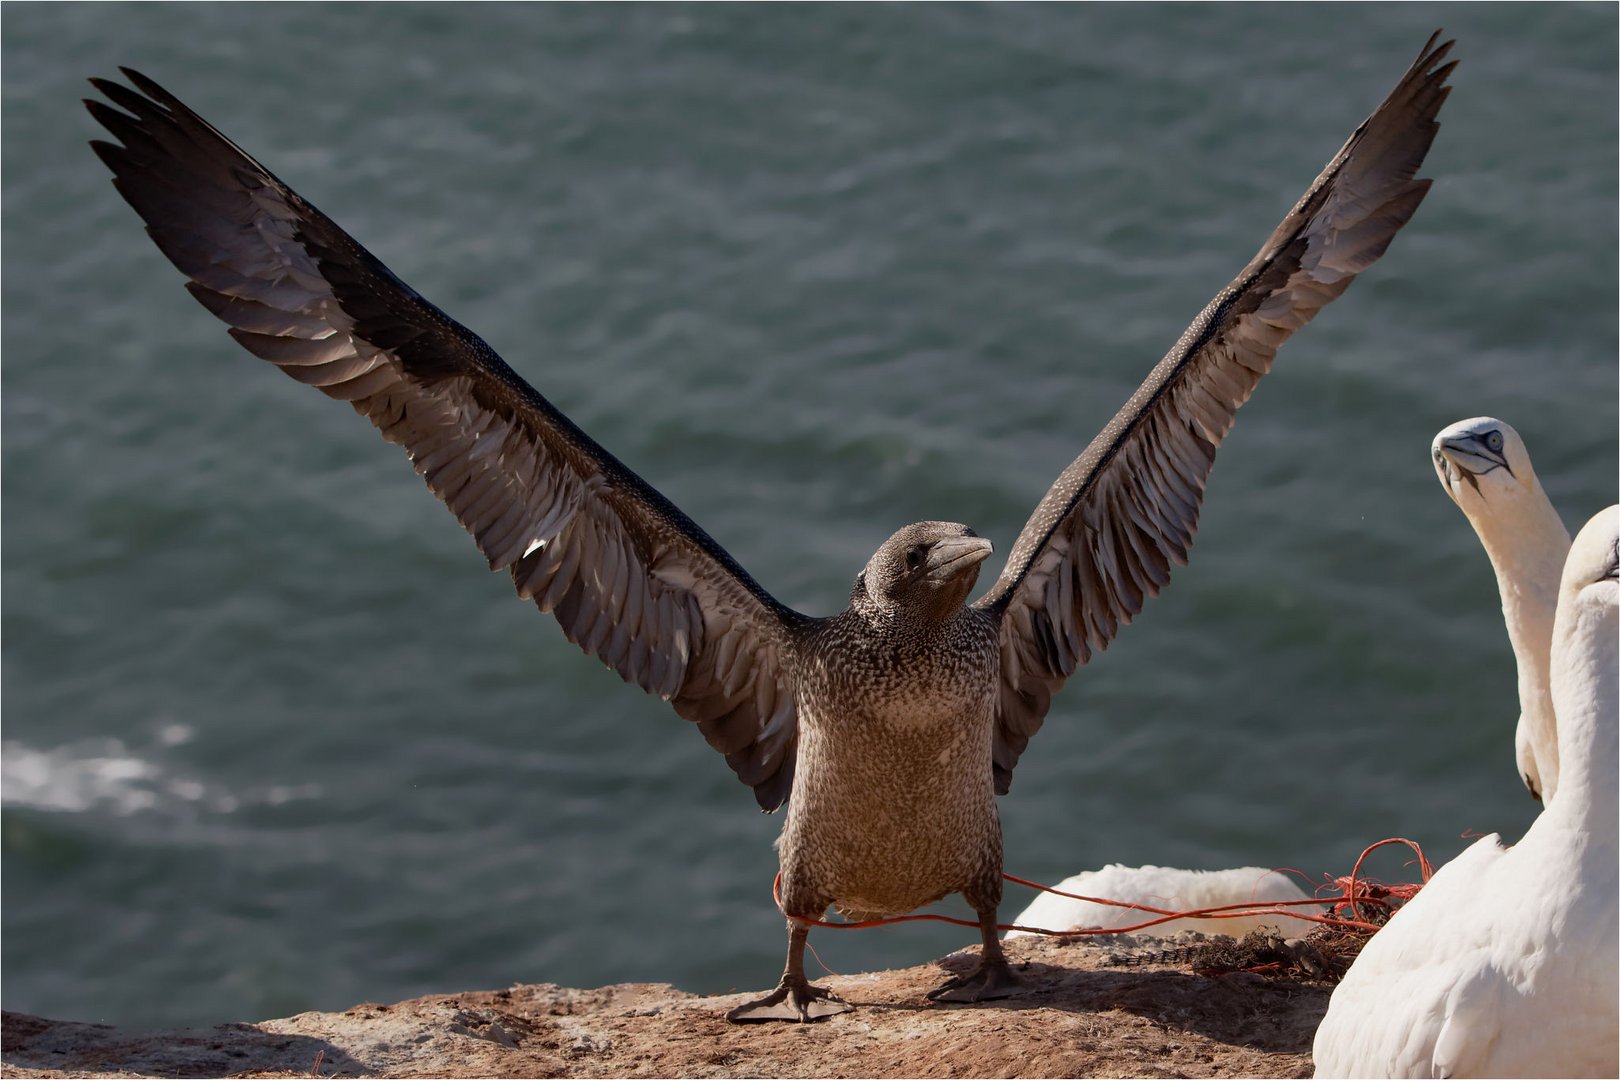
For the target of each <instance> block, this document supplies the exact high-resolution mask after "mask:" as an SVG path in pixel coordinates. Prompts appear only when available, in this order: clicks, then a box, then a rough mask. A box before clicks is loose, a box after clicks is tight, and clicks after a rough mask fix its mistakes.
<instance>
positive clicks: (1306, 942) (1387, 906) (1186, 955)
mask: <svg viewBox="0 0 1620 1080" xmlns="http://www.w3.org/2000/svg"><path fill="white" fill-rule="evenodd" d="M1420 854H1421V853H1420ZM1358 865H1359V864H1358ZM1427 869H1428V868H1427V865H1425V871H1426V872H1427ZM1333 886H1334V887H1336V888H1337V889H1338V890H1339V893H1340V895H1339V896H1338V897H1324V898H1323V902H1324V903H1325V904H1327V905H1328V906H1327V910H1326V911H1325V912H1324V913H1323V916H1322V917H1319V918H1318V919H1317V920H1316V921H1317V922H1318V924H1319V925H1318V926H1317V927H1316V929H1314V930H1312V931H1311V932H1310V933H1309V934H1308V935H1306V936H1305V937H1304V938H1284V937H1283V936H1282V935H1281V934H1279V933H1276V932H1275V931H1270V930H1256V931H1254V932H1253V933H1251V934H1249V935H1248V936H1246V937H1244V938H1243V939H1242V940H1241V941H1234V940H1232V939H1231V938H1227V937H1214V938H1205V937H1204V936H1203V935H1201V934H1183V935H1180V936H1179V937H1178V938H1177V942H1178V944H1176V945H1174V946H1173V947H1171V948H1168V949H1151V950H1144V951H1140V952H1134V953H1123V954H1115V955H1113V956H1110V957H1109V958H1108V963H1109V964H1110V965H1111V966H1114V967H1134V966H1141V965H1147V964H1164V965H1169V966H1172V967H1185V968H1188V969H1190V970H1191V971H1192V972H1193V974H1195V975H1206V976H1213V975H1227V974H1231V973H1232V972H1236V971H1247V972H1251V973H1253V974H1256V975H1264V976H1267V977H1268V978H1277V979H1294V980H1298V981H1303V982H1326V983H1337V982H1338V981H1339V980H1340V979H1342V978H1344V973H1345V972H1346V971H1348V970H1349V968H1350V964H1351V963H1352V962H1353V961H1354V960H1355V958H1356V957H1357V956H1358V955H1360V953H1361V950H1362V948H1363V947H1365V946H1366V944H1367V942H1368V941H1370V940H1372V936H1373V935H1374V934H1375V933H1377V932H1378V930H1379V928H1380V927H1382V926H1383V925H1384V924H1385V923H1387V922H1389V919H1390V916H1391V915H1393V914H1394V913H1395V911H1396V910H1397V909H1398V908H1400V906H1401V905H1402V904H1404V903H1406V902H1407V901H1408V900H1410V899H1412V897H1414V896H1416V895H1417V893H1418V890H1419V889H1421V888H1422V887H1423V886H1422V885H1414V884H1396V885H1387V884H1384V883H1383V882H1378V881H1368V880H1366V879H1364V878H1359V877H1356V876H1354V875H1352V876H1350V877H1341V878H1336V879H1335V880H1334V882H1333Z"/></svg>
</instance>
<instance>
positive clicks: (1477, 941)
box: [1314, 507, 1620, 1077]
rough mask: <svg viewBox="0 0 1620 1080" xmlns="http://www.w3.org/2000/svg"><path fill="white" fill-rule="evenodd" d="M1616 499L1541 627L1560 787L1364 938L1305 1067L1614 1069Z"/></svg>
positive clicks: (1391, 1071) (1619, 1033)
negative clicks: (1549, 635)
mask: <svg viewBox="0 0 1620 1080" xmlns="http://www.w3.org/2000/svg"><path fill="white" fill-rule="evenodd" d="M1617 562H1620V507H1610V508H1609V509H1607V510H1604V511H1603V512H1602V513H1600V514H1598V515H1597V516H1596V517H1594V518H1593V519H1592V520H1591V521H1590V522H1589V523H1588V524H1587V526H1586V527H1585V528H1584V529H1582V530H1581V533H1580V535H1579V536H1578V537H1577V538H1576V540H1575V544H1574V546H1573V547H1572V548H1571V550H1570V555H1569V560H1568V563H1567V565H1566V567H1565V571H1564V575H1563V580H1562V585H1561V587H1560V590H1559V598H1558V609H1557V618H1556V620H1555V624H1554V630H1553V642H1552V668H1551V675H1552V677H1551V687H1552V694H1553V700H1554V705H1555V707H1556V708H1557V710H1558V741H1559V751H1560V761H1561V777H1560V787H1559V792H1558V798H1557V800H1556V801H1555V802H1553V803H1552V804H1551V805H1549V806H1548V807H1547V808H1546V810H1544V811H1543V812H1542V814H1541V815H1540V816H1539V817H1538V818H1537V819H1536V820H1535V823H1534V824H1532V825H1531V826H1530V830H1529V831H1528V832H1527V833H1525V835H1524V839H1523V840H1521V841H1519V843H1518V844H1517V845H1515V846H1514V847H1512V848H1507V849H1504V848H1503V847H1502V845H1501V843H1500V842H1499V840H1498V838H1497V837H1496V836H1494V835H1492V836H1487V837H1485V838H1484V839H1483V840H1480V841H1479V842H1478V843H1476V844H1474V845H1473V846H1472V847H1470V848H1468V850H1466V851H1464V852H1463V853H1462V854H1461V855H1459V856H1458V857H1457V858H1456V859H1454V860H1453V861H1452V862H1450V863H1448V864H1447V865H1446V866H1444V867H1442V868H1441V869H1440V871H1439V872H1438V873H1436V874H1435V875H1434V877H1433V878H1432V879H1431V880H1430V881H1429V883H1428V884H1427V885H1426V886H1424V888H1423V891H1422V892H1420V893H1418V895H1417V896H1416V897H1415V898H1414V899H1413V900H1412V901H1411V902H1410V903H1408V904H1407V905H1406V906H1405V907H1403V908H1402V909H1401V910H1400V911H1398V912H1396V913H1395V916H1394V917H1393V918H1392V919H1390V921H1389V923H1388V925H1386V926H1385V927H1384V928H1383V929H1382V930H1380V931H1379V932H1378V933H1377V934H1376V935H1374V936H1373V939H1372V940H1371V941H1370V942H1368V943H1367V946H1366V948H1365V949H1363V950H1362V953H1361V955H1360V956H1359V957H1357V958H1356V962H1355V963H1354V964H1352V965H1351V967H1350V970H1349V972H1348V973H1346V975H1345V978H1344V981H1343V982H1342V983H1340V984H1339V987H1338V989H1336V990H1335V991H1334V992H1333V999H1332V1001H1330V1002H1329V1004H1328V1011H1327V1016H1326V1017H1325V1018H1324V1019H1323V1020H1322V1026H1321V1027H1320V1028H1318V1029H1317V1032H1316V1045H1315V1048H1314V1055H1315V1059H1316V1075H1317V1076H1458V1077H1460V1076H1615V1075H1617V1073H1620V1019H1617V1014H1620V986H1617V983H1620V971H1617V950H1620V933H1617V922H1620V902H1617V893H1620V874H1617V870H1616V863H1617V855H1620V852H1617V847H1616V839H1615V819H1616V814H1617V813H1620V806H1617V801H1616V787H1617V778H1616V758H1617V754H1620V737H1617V732H1616V728H1617V715H1616V714H1617V713H1620V691H1617V687H1616V679H1617V672H1616V666H1617V665H1616V650H1617V648H1620V642H1617V636H1620V581H1617V580H1616V576H1617Z"/></svg>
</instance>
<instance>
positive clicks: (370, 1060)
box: [0, 938, 1329, 1077]
mask: <svg viewBox="0 0 1620 1080" xmlns="http://www.w3.org/2000/svg"><path fill="white" fill-rule="evenodd" d="M1160 946H1161V943H1149V942H1142V943H1140V944H1137V943H1135V942H1133V941H1132V939H1128V938H1113V939H1108V940H1106V941H1099V940H1084V939H1082V940H1080V941H1073V942H1064V941H1053V940H1039V939H1035V940H1031V939H1020V940H1017V941H1012V942H1009V943H1008V945H1007V950H1008V954H1009V956H1010V958H1011V959H1012V960H1013V961H1014V963H1015V964H1017V965H1018V966H1019V968H1020V970H1021V971H1022V972H1023V973H1024V974H1025V976H1026V977H1027V978H1028V979H1029V980H1030V981H1031V982H1033V983H1034V984H1036V985H1037V986H1038V987H1039V989H1038V990H1036V991H1035V992H1032V993H1029V994H1027V995H1025V996H1022V997H1018V998H1012V999H1009V1000H1006V1001H1000V1002H991V1003H987V1004H983V1005H968V1006H957V1005H936V1004H933V1003H930V1002H928V1001H927V1000H926V999H925V997H924V994H925V993H926V992H927V991H928V990H929V989H930V988H932V987H933V986H935V985H937V984H938V983H939V982H940V980H941V969H942V968H944V969H948V970H952V971H960V970H962V969H964V968H965V967H967V966H970V964H971V963H972V960H973V954H972V953H958V954H954V955H952V956H949V957H946V958H945V959H943V960H941V961H939V962H938V963H936V964H928V965H924V966H921V967H914V968H907V969H904V970H900V971H885V972H877V973H873V974H866V975H850V976H829V977H827V978H825V979H823V980H820V981H822V982H823V983H825V985H827V986H829V987H831V988H832V989H833V990H834V991H836V992H837V993H838V994H839V995H840V996H842V997H844V998H845V999H847V1000H849V1001H850V1002H853V1003H855V1004H856V1005H857V1006H859V1007H858V1008H857V1009H855V1010H854V1011H853V1012H849V1013H845V1014H843V1015H841V1016H836V1017H833V1018H831V1019H829V1020H826V1021H823V1022H821V1023H817V1024H808V1025H800V1024H765V1025H748V1026H738V1025H733V1024H728V1023H727V1022H726V1021H725V1019H724V1015H723V1014H724V1013H725V1011H726V1009H728V1008H730V1007H731V1006H733V1005H736V1004H738V1003H740V1002H742V1001H743V1000H745V999H746V997H747V996H748V995H742V994H732V995H726V996H715V997H698V996H694V995H692V994H687V993H684V992H682V991H680V990H676V989H673V988H671V987H669V986H667V985H662V984H625V985H620V986H607V987H603V988H601V989H599V990H572V989H567V988H565V987H559V986H551V985H539V986H514V987H512V988H511V989H509V990H489V991H476V992H470V993H462V994H435V995H431V996H428V997H421V998H415V999H413V1000H410V1001H402V1002H399V1003H398V1004H395V1005H356V1006H355V1007H354V1008H352V1009H349V1010H348V1011H347V1012H342V1013H303V1014H301V1015H298V1016H293V1017H289V1018H287V1019H285V1020H266V1021H263V1022H260V1023H252V1024H246V1023H243V1024H221V1025H219V1026H217V1027H211V1028H186V1029H181V1030H175V1031H160V1032H134V1031H123V1030H119V1029H117V1028H112V1027H107V1026H104V1025H97V1024H82V1023H73V1022H70V1021H60V1020H45V1019H41V1018H39V1017H34V1016H28V1015H24V1014H21V1013H9V1012H8V1013H6V1014H5V1017H4V1029H3V1033H0V1034H3V1038H0V1043H3V1053H0V1059H3V1069H0V1073H3V1075H5V1076H16V1077H56V1076H453V1077H464V1076H570V1077H572V1076H580V1077H590V1076H760V1077H780V1076H816V1077H834V1076H872V1077H878V1076H920V1077H923V1076H925V1077H945V1076H952V1077H956V1076H960V1077H970V1076H1288V1077H1295V1076H1299V1077H1302V1076H1309V1075H1310V1073H1311V1058H1310V1047H1311V1036H1312V1034H1313V1033H1314V1032H1315V1030H1316V1025H1317V1024H1318V1022H1320V1020H1321V1019H1322V1013H1323V1012H1324V1010H1325V1009H1326V1008H1327V998H1328V993H1329V989H1328V987H1326V986H1323V985H1320V984H1316V983H1311V982H1302V981H1297V980H1293V979H1280V978H1268V977H1265V976H1262V975H1258V974H1254V973H1252V972H1248V971H1234V972H1230V973H1227V974H1220V975H1200V974H1194V973H1193V972H1192V971H1191V970H1190V969H1189V968H1188V966H1187V965H1186V963H1185V961H1182V962H1180V963H1177V962H1171V963H1164V962H1159V961H1157V960H1153V961H1147V962H1144V961H1143V959H1142V958H1141V957H1140V956H1133V958H1132V963H1131V964H1130V965H1129V966H1120V965H1119V964H1118V962H1117V961H1118V958H1119V956H1120V954H1122V953H1132V954H1139V953H1141V952H1142V951H1143V950H1146V949H1149V948H1158V947H1160ZM1162 959H1169V960H1171V961H1175V960H1176V957H1175V956H1174V955H1170V956H1166V957H1164V958H1162Z"/></svg>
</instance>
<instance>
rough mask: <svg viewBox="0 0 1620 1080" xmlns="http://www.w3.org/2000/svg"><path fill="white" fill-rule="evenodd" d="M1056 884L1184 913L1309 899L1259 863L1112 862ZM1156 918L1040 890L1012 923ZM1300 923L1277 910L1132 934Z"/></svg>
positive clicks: (1289, 927)
mask: <svg viewBox="0 0 1620 1080" xmlns="http://www.w3.org/2000/svg"><path fill="white" fill-rule="evenodd" d="M1057 887H1058V888H1059V889H1062V890H1063V891H1064V892H1072V893H1079V894H1080V895H1082V896H1095V897H1097V898H1098V899H1101V900H1118V901H1121V902H1123V903H1127V904H1145V905H1147V906H1148V907H1156V908H1163V909H1165V910H1167V911H1190V910H1192V909H1194V908H1206V907H1219V906H1221V905H1223V904H1254V905H1255V906H1257V907H1259V906H1264V905H1266V904H1270V903H1275V902H1276V901H1278V900H1308V899H1310V897H1309V896H1307V895H1306V893H1305V891H1304V890H1303V889H1301V888H1300V887H1299V886H1298V885H1296V884H1294V882H1293V881H1292V880H1291V879H1290V878H1289V877H1288V876H1287V875H1285V874H1283V873H1281V872H1279V871H1276V870H1267V869H1266V868H1264V867H1261V866H1242V867H1239V868H1237V869H1235V870H1178V869H1176V868H1175V867H1171V866H1121V865H1120V864H1118V863H1113V864H1111V865H1109V866H1105V867H1103V868H1102V869H1101V870H1087V871H1086V872H1085V873H1082V874H1076V875H1074V876H1073V877H1071V878H1065V879H1064V880H1063V881H1061V882H1059V883H1058V886H1057ZM1156 917H1157V916H1155V915H1152V914H1150V913H1148V912H1144V911H1136V910H1133V909H1131V908H1122V907H1113V906H1111V905H1108V904H1093V903H1089V902H1087V901H1085V900H1071V899H1070V898H1068V897H1066V896H1055V895H1053V894H1052V893H1041V894H1040V895H1039V896H1037V897H1036V898H1035V900H1034V902H1033V903H1031V904H1030V905H1029V906H1028V907H1027V908H1025V909H1024V910H1023V911H1021V912H1019V913H1018V917H1017V918H1015V919H1014V920H1013V922H1014V923H1016V924H1017V925H1019V926H1030V927H1038V928H1040V929H1042V930H1054V931H1058V932H1062V931H1065V930H1084V929H1092V928H1097V929H1103V930H1114V929H1117V928H1119V927H1122V926H1134V925H1135V924H1137V923H1140V922H1146V921H1147V920H1149V919H1152V918H1156ZM1304 925H1305V924H1304V923H1302V922H1300V921H1299V920H1297V919H1290V918H1288V917H1286V916H1281V915H1244V916H1241V917H1239V918H1231V919H1175V920H1172V921H1171V922H1166V923H1160V924H1158V925H1157V926H1149V927H1146V928H1144V929H1141V930H1133V931H1132V933H1136V934H1145V935H1148V936H1150V937H1168V936H1170V935H1171V934H1179V933H1181V932H1182V931H1183V930H1197V931H1198V932H1199V933H1203V934H1226V935H1228V936H1230V937H1242V936H1243V935H1244V934H1247V933H1249V932H1250V931H1251V930H1260V929H1263V928H1270V929H1273V930H1278V931H1281V932H1283V933H1291V932H1293V928H1296V927H1303V926H1304ZM1007 936H1008V937H1009V938H1015V937H1028V936H1030V935H1029V934H1028V933H1027V932H1026V931H1022V930H1013V931H1010V932H1009V933H1008V934H1007Z"/></svg>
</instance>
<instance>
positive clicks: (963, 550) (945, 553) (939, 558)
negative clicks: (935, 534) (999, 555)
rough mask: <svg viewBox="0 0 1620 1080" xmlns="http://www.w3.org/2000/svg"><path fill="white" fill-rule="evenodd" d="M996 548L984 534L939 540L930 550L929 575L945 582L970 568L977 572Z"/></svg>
mask: <svg viewBox="0 0 1620 1080" xmlns="http://www.w3.org/2000/svg"><path fill="white" fill-rule="evenodd" d="M994 550H995V546H994V545H993V544H991V543H990V541H988V540H986V539H985V538H984V537H982V536H958V537H955V538H953V539H950V540H940V541H937V542H936V543H935V544H934V546H933V547H932V548H930V549H929V551H928V576H929V577H931V578H934V579H935V580H937V581H942V582H943V581H949V580H950V579H952V578H954V577H956V576H957V575H959V574H963V573H965V572H967V571H969V570H973V571H974V572H975V573H977V572H978V571H977V569H976V568H977V567H978V565H979V564H980V563H982V562H984V560H986V559H988V558H989V557H990V553H991V552H992V551H994Z"/></svg>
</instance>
